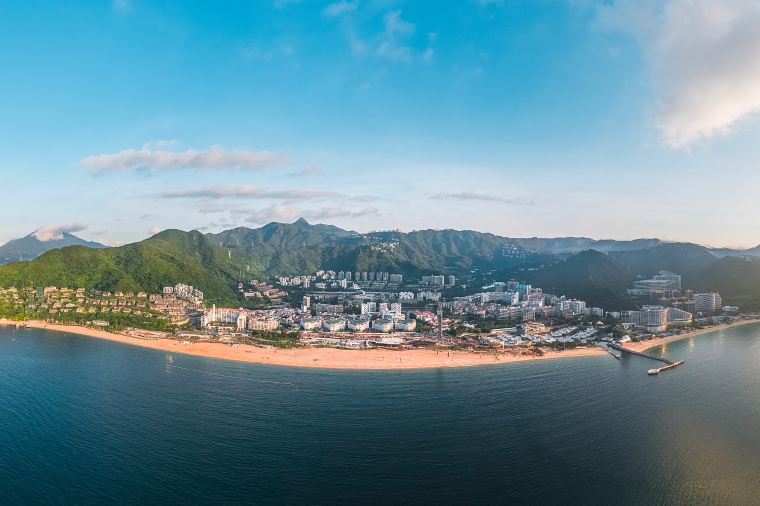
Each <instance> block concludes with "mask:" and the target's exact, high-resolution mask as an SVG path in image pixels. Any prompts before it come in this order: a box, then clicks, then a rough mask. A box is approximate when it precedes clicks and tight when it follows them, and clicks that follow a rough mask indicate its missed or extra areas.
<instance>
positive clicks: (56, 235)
mask: <svg viewBox="0 0 760 506" xmlns="http://www.w3.org/2000/svg"><path fill="white" fill-rule="evenodd" d="M83 230H87V225H84V224H82V223H67V224H63V225H45V226H44V227H40V228H38V229H37V230H35V231H34V234H33V235H34V237H36V238H37V240H38V241H42V242H50V241H60V240H61V239H63V234H64V233H67V234H74V233H76V232H81V231H83Z"/></svg>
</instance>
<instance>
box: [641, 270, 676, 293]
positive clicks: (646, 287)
mask: <svg viewBox="0 0 760 506" xmlns="http://www.w3.org/2000/svg"><path fill="white" fill-rule="evenodd" d="M633 289H634V291H638V292H652V291H653V290H680V289H681V276H680V274H675V273H673V272H669V271H660V272H659V273H658V274H657V275H656V276H653V277H652V279H642V280H639V281H634V283H633Z"/></svg>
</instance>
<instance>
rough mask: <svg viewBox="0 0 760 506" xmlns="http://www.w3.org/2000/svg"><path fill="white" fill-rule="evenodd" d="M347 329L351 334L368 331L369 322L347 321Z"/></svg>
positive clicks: (363, 320) (361, 320)
mask: <svg viewBox="0 0 760 506" xmlns="http://www.w3.org/2000/svg"><path fill="white" fill-rule="evenodd" d="M347 327H348V330H350V331H351V332H366V331H368V330H369V320H368V319H365V318H356V319H352V320H348V324H347Z"/></svg>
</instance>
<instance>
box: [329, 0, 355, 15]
mask: <svg viewBox="0 0 760 506" xmlns="http://www.w3.org/2000/svg"><path fill="white" fill-rule="evenodd" d="M358 8H359V2H358V1H356V2H346V1H345V0H341V1H340V2H335V3H331V4H329V5H328V6H327V7H325V8H324V10H323V11H322V14H323V15H324V16H326V17H328V18H337V17H340V16H343V15H345V14H348V13H350V12H355V11H356V9H358Z"/></svg>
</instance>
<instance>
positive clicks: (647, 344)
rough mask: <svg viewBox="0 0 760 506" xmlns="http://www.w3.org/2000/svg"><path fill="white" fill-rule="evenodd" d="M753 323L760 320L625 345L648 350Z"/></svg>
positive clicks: (717, 326)
mask: <svg viewBox="0 0 760 506" xmlns="http://www.w3.org/2000/svg"><path fill="white" fill-rule="evenodd" d="M753 323H760V320H739V321H737V322H734V323H728V324H725V325H716V326H714V327H707V328H704V329H699V330H694V331H692V332H684V333H683V334H678V335H675V336H668V337H660V338H655V339H650V340H648V341H641V342H638V343H626V344H625V347H626V348H628V349H630V350H634V351H646V350H650V349H652V348H657V347H659V346H664V345H666V344H668V343H672V342H675V341H682V340H684V339H690V338H692V337H696V336H701V335H702V334H709V333H710V332H717V331H719V330H725V329H729V328H732V327H741V326H743V325H751V324H753Z"/></svg>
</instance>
